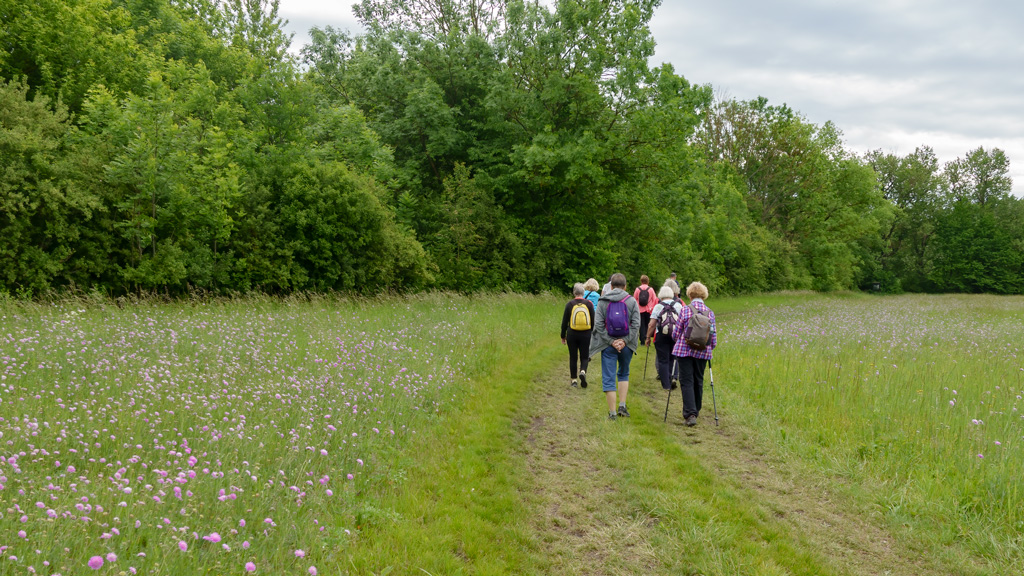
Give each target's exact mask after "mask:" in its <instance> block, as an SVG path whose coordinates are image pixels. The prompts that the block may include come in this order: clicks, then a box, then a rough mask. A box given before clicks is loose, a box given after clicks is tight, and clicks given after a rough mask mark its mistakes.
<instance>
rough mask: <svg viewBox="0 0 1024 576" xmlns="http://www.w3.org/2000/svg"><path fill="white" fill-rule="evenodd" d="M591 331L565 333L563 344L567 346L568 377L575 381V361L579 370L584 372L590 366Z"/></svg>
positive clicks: (569, 331)
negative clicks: (578, 365) (577, 362)
mask: <svg viewBox="0 0 1024 576" xmlns="http://www.w3.org/2000/svg"><path fill="white" fill-rule="evenodd" d="M591 333H593V330H587V331H585V332H577V331H575V330H566V331H565V343H566V344H567V345H568V346H569V377H570V378H572V379H573V380H575V379H576V375H577V374H578V373H577V372H576V361H577V358H578V359H579V364H580V370H586V369H587V366H589V365H590V335H591Z"/></svg>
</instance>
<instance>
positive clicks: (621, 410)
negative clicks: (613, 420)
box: [619, 405, 629, 418]
mask: <svg viewBox="0 0 1024 576" xmlns="http://www.w3.org/2000/svg"><path fill="white" fill-rule="evenodd" d="M619 416H622V417H623V418H629V410H627V409H626V407H625V406H621V405H620V406H619Z"/></svg>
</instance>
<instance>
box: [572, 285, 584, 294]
mask: <svg viewBox="0 0 1024 576" xmlns="http://www.w3.org/2000/svg"><path fill="white" fill-rule="evenodd" d="M572 295H573V296H583V282H577V283H575V284H573V285H572Z"/></svg>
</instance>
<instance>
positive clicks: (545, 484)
mask: <svg viewBox="0 0 1024 576" xmlns="http://www.w3.org/2000/svg"><path fill="white" fill-rule="evenodd" d="M563 372H565V368H564V366H563V365H562V363H559V370H557V371H556V370H550V371H547V372H546V373H545V374H543V375H542V376H541V377H539V378H538V379H537V380H535V381H534V382H533V389H534V390H535V393H534V394H533V397H532V400H531V401H530V402H529V403H528V406H526V407H525V408H526V409H527V410H528V412H524V414H523V417H520V418H519V419H518V421H519V422H520V424H519V428H520V432H521V433H522V434H523V437H524V438H525V442H523V445H524V454H523V455H522V456H523V461H524V470H525V473H527V474H529V475H530V476H531V481H530V485H531V486H533V494H530V495H528V496H527V498H528V499H530V500H532V502H534V503H535V504H536V508H537V509H538V510H540V511H541V514H540V515H538V516H537V517H536V518H535V519H534V525H533V526H531V529H532V530H533V531H534V533H535V534H537V535H538V538H539V539H540V541H541V545H542V546H543V547H544V548H545V549H546V555H547V557H548V559H549V560H550V562H551V566H550V567H549V569H548V570H547V573H549V574H560V575H563V574H564V575H572V574H579V575H605V574H607V575H624V574H652V573H658V572H659V569H658V563H657V559H656V556H655V553H654V549H653V548H652V547H651V546H650V544H649V543H648V536H647V535H648V532H649V531H650V530H651V528H652V525H651V524H650V521H649V520H650V519H649V518H634V517H630V516H628V510H627V509H626V507H625V506H624V504H623V502H621V498H619V497H618V489H617V482H618V481H619V478H620V473H619V471H618V470H615V469H614V467H613V466H609V465H608V464H607V461H608V459H607V455H605V454H602V453H601V450H602V449H606V448H603V447H605V446H606V445H607V444H606V442H607V441H606V439H603V438H602V436H604V434H605V433H612V434H614V428H612V429H611V430H609V428H610V427H614V426H615V425H616V423H614V422H608V421H607V420H603V419H602V416H601V413H600V412H599V411H598V410H595V408H594V398H592V397H591V396H594V395H598V396H600V397H601V398H602V399H603V396H604V394H603V392H601V388H600V386H599V385H598V386H597V387H596V388H595V387H594V386H591V387H590V388H588V389H586V390H582V389H579V388H570V387H569V386H568V379H567V378H565V377H564V374H563Z"/></svg>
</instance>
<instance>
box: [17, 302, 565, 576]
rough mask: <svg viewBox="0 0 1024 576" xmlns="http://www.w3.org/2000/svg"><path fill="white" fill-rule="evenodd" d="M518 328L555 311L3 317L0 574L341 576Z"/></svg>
mask: <svg viewBox="0 0 1024 576" xmlns="http://www.w3.org/2000/svg"><path fill="white" fill-rule="evenodd" d="M522 310H544V311H548V312H549V310H550V302H549V301H548V300H545V299H544V298H539V297H538V298H534V297H528V296H495V297H493V298H488V299H483V298H481V299H468V298H452V297H450V296H448V295H444V294H434V295H427V296H420V297H414V298H411V299H401V298H397V297H393V298H387V299H383V300H380V301H371V300H348V299H341V298H318V297H313V298H296V299H290V300H275V299H267V298H249V299H241V300H234V301H222V302H203V301H197V302H186V303H177V304H150V303H146V302H141V303H137V304H133V305H131V306H129V307H127V308H124V309H122V308H119V307H117V306H113V305H111V303H110V302H104V301H93V302H91V303H89V304H84V303H83V302H80V301H74V300H69V301H64V302H57V303H54V304H50V305H33V304H20V303H13V302H10V301H8V302H6V303H4V305H3V307H2V309H0V557H2V560H0V566H3V568H4V569H3V570H2V571H3V572H4V573H9V572H8V570H10V573H14V572H19V573H20V572H25V571H31V570H35V571H36V572H37V573H44V574H45V573H61V574H65V575H67V574H78V573H91V570H90V562H91V563H92V564H91V565H92V566H98V565H99V564H100V563H101V562H102V564H104V566H105V567H104V568H101V569H103V570H112V571H114V572H127V573H132V574H134V573H136V572H142V573H167V574H193V573H200V572H203V573H205V572H206V571H212V572H214V573H241V572H246V571H251V570H257V571H259V572H262V573H272V574H282V573H303V574H305V573H315V572H317V570H318V568H317V566H320V568H319V569H320V570H322V569H324V567H325V566H337V564H338V563H339V555H343V551H344V550H345V549H346V548H347V547H349V546H351V544H352V542H353V541H355V539H357V538H358V537H359V534H360V532H361V530H362V529H363V528H364V527H366V526H368V525H372V524H373V523H374V522H379V521H381V519H382V518H385V519H386V518H387V517H388V515H390V514H394V512H393V511H392V510H390V509H389V508H388V507H387V506H383V505H381V502H380V499H381V498H382V497H383V496H384V495H386V494H387V493H388V491H389V490H392V489H393V487H394V486H397V485H401V484H402V483H403V482H405V481H406V480H407V479H406V478H405V476H404V475H405V465H406V464H407V462H408V461H409V459H410V454H409V453H408V449H409V447H410V446H413V445H415V442H416V437H417V435H418V434H421V433H422V432H424V431H426V432H428V433H429V432H430V431H431V430H434V429H435V428H436V427H437V423H438V422H441V421H443V419H444V417H445V414H446V412H447V411H448V410H450V409H451V407H452V406H457V405H459V404H460V403H461V402H462V401H464V400H465V395H466V390H467V382H469V377H471V376H473V377H480V376H482V375H484V374H486V373H487V372H488V370H490V369H491V368H492V367H493V364H494V362H495V361H499V360H501V359H503V358H504V357H505V356H507V355H508V352H507V350H508V349H509V346H510V344H509V343H510V342H514V340H515V339H514V336H515V335H516V332H517V331H519V332H521V333H522V332H525V333H528V330H525V331H524V326H523V324H524V322H523V319H522V318H519V317H518V316H520V315H521V311H522ZM526 316H527V317H528V320H529V322H527V324H530V323H535V322H532V321H533V320H534V319H535V318H534V317H533V316H530V315H529V313H527V314H526ZM548 328H550V327H548ZM528 337H533V335H532V334H529V333H528ZM503 355H504V356H503ZM30 569H31V570H30Z"/></svg>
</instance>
